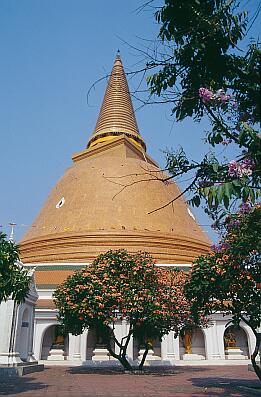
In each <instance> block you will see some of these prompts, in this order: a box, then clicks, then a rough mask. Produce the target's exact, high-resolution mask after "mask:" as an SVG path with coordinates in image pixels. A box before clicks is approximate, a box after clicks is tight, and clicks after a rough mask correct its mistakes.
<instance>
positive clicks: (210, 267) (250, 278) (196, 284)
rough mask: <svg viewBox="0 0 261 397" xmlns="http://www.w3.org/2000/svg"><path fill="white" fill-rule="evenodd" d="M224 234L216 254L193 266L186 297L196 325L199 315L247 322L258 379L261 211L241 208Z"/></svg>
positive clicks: (206, 256) (200, 258)
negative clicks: (217, 314)
mask: <svg viewBox="0 0 261 397" xmlns="http://www.w3.org/2000/svg"><path fill="white" fill-rule="evenodd" d="M224 228H225V232H224V235H223V238H222V239H221V240H220V242H219V244H218V245H214V246H213V247H212V248H213V252H212V253H210V254H208V255H204V256H201V257H199V258H198V259H197V260H196V261H195V262H194V264H193V267H192V272H191V275H190V279H189V280H188V281H187V283H186V285H185V294H186V297H187V299H188V300H189V301H190V302H191V308H192V313H193V315H194V318H195V321H196V319H197V313H198V311H199V312H201V311H202V310H203V311H204V313H205V315H209V314H212V313H214V312H217V311H223V312H224V314H230V315H232V322H233V323H234V324H235V325H239V323H240V321H243V322H245V323H246V324H247V325H248V326H249V327H251V329H252V331H253V332H254V334H255V336H256V349H255V351H254V353H253V354H252V357H251V359H252V362H253V365H254V367H255V369H256V371H257V374H258V376H259V377H261V373H260V370H258V368H257V366H256V363H255V357H256V355H257V353H258V349H259V345H260V336H261V335H260V333H258V331H257V329H258V328H259V327H260V321H261V312H260V297H261V296H260V291H261V290H260V288H261V242H260V235H261V207H260V205H259V204H255V205H254V206H251V205H250V204H242V206H241V209H240V211H238V212H237V213H236V214H233V215H229V216H227V218H226V219H225V221H224Z"/></svg>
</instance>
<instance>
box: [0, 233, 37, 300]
mask: <svg viewBox="0 0 261 397" xmlns="http://www.w3.org/2000/svg"><path fill="white" fill-rule="evenodd" d="M18 261H19V253H18V246H17V245H16V244H15V243H13V242H12V241H8V240H7V239H6V235H5V234H4V233H2V232H0V303H1V302H2V301H5V300H6V299H8V298H9V297H11V298H12V299H14V300H15V301H16V302H18V303H19V302H22V301H23V299H24V298H25V297H26V295H27V293H28V292H29V285H30V281H31V277H30V276H29V275H28V272H27V270H26V269H25V268H23V267H21V265H20V264H19V262H18Z"/></svg>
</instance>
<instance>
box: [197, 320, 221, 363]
mask: <svg viewBox="0 0 261 397" xmlns="http://www.w3.org/2000/svg"><path fill="white" fill-rule="evenodd" d="M211 323H212V324H213V325H212V326H210V327H209V328H204V329H202V331H203V333H204V335H205V352H206V359H207V360H219V359H221V354H220V346H219V341H218V338H219V335H218V332H217V322H216V320H212V321H211Z"/></svg>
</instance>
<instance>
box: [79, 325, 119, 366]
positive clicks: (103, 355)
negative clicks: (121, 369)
mask: <svg viewBox="0 0 261 397" xmlns="http://www.w3.org/2000/svg"><path fill="white" fill-rule="evenodd" d="M111 345H112V349H113V350H114V349H115V344H114V342H112V343H111ZM86 360H92V361H107V360H115V358H114V357H112V356H111V355H110V354H109V352H108V350H107V348H106V345H105V344H104V343H103V340H102V336H101V335H98V334H97V332H96V330H95V329H94V328H90V329H89V330H88V333H87V344H86Z"/></svg>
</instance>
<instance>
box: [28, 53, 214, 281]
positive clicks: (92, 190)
mask: <svg viewBox="0 0 261 397" xmlns="http://www.w3.org/2000/svg"><path fill="white" fill-rule="evenodd" d="M72 159H73V165H72V166H71V167H70V168H69V169H67V170H66V171H65V174H64V175H63V176H62V177H61V179H60V180H59V181H58V183H57V184H56V186H55V187H54V189H53V190H52V192H51V193H50V195H49V197H48V198H47V200H46V202H45V204H44V206H43V208H42V209H41V211H40V213H39V215H38V216H37V218H36V220H35V221H34V223H33V225H32V226H31V228H29V230H28V232H27V233H26V235H25V236H24V238H23V240H22V241H21V244H20V252H21V259H22V261H23V262H24V263H25V264H48V263H49V264H51V263H55V264H57V266H58V265H59V263H88V262H90V261H92V260H93V259H94V258H95V257H96V256H97V255H99V254H100V253H103V252H106V251H107V250H109V249H120V248H124V249H127V250H128V251H129V252H136V251H140V250H143V251H148V252H150V253H151V254H152V256H153V257H154V258H155V259H156V261H157V262H158V263H161V264H190V263H191V262H192V261H193V259H194V258H195V257H196V256H198V255H200V254H201V253H204V252H207V251H208V249H209V244H210V241H209V239H208V237H207V236H206V234H205V233H204V232H203V230H202V229H201V228H200V227H199V226H198V224H197V223H196V221H195V219H194V217H193V215H192V214H191V212H190V210H189V208H188V206H187V204H186V203H185V201H184V199H183V198H179V199H178V200H176V201H174V202H173V203H172V204H171V205H169V206H166V207H165V208H163V209H161V210H158V211H154V210H156V209H158V208H159V207H161V206H162V205H164V204H165V203H167V202H169V201H171V200H172V199H173V198H174V197H176V196H178V195H179V193H180V191H179V188H178V187H177V185H176V184H175V183H173V182H171V183H169V182H168V183H164V182H162V178H164V177H166V176H164V174H163V173H162V172H161V171H160V170H159V167H158V165H157V164H156V162H155V161H154V160H153V159H152V158H151V157H149V155H148V154H147V153H146V145H145V143H144V141H143V139H142V137H141V135H140V133H139V130H138V126H137V122H136V118H135V114H134V111H133V106H132V101H131V97H130V93H129V89H128V83H127V80H126V76H125V73H124V69H123V66H122V62H121V59H120V57H119V55H117V57H116V60H115V63H114V66H113V69H112V72H111V75H110V78H109V81H108V86H107V89H106V92H105V96H104V99H103V103H102V107H101V110H100V114H99V117H98V120H97V124H96V127H95V129H94V132H93V134H92V136H91V138H90V140H89V142H88V144H87V148H86V149H85V150H83V151H81V152H79V153H76V154H74V155H73V157H72ZM153 211H154V212H153ZM61 271H64V274H60V277H59V280H54V282H53V284H55V283H56V282H58V281H62V278H63V277H65V276H66V275H67V272H66V271H65V270H61Z"/></svg>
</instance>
